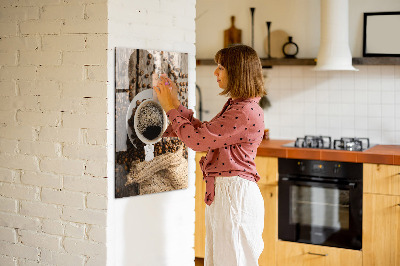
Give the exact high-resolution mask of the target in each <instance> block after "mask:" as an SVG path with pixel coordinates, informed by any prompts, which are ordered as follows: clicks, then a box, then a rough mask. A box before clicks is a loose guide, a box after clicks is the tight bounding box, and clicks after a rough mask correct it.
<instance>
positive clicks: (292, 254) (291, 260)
mask: <svg viewBox="0 0 400 266" xmlns="http://www.w3.org/2000/svg"><path fill="white" fill-rule="evenodd" d="M276 257H277V264H276V265H277V266H288V265H293V266H314V265H315V266H331V265H332V266H338V265H340V266H347V265H348V266H359V265H360V266H361V265H362V259H363V258H362V252H361V251H358V250H351V249H342V248H333V247H325V246H318V245H310V244H302V243H295V242H287V241H280V240H279V241H278V243H277V256H276ZM377 265H379V264H377ZM380 265H383V264H380Z"/></svg>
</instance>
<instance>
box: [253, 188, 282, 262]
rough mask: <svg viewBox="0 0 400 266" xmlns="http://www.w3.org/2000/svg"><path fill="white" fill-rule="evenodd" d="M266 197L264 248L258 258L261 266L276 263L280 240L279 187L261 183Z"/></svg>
mask: <svg viewBox="0 0 400 266" xmlns="http://www.w3.org/2000/svg"><path fill="white" fill-rule="evenodd" d="M259 187H260V191H261V194H262V196H263V198H264V210H265V214H264V231H263V240H264V250H263V252H262V253H261V255H260V258H259V259H258V264H259V265H260V266H270V265H276V243H277V241H278V215H277V214H278V187H277V186H266V185H259Z"/></svg>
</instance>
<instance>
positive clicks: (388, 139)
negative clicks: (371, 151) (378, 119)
mask: <svg viewBox="0 0 400 266" xmlns="http://www.w3.org/2000/svg"><path fill="white" fill-rule="evenodd" d="M382 142H384V143H386V144H395V143H396V131H387V130H384V129H382Z"/></svg>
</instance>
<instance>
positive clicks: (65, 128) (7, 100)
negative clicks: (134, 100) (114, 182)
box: [0, 0, 108, 266]
mask: <svg viewBox="0 0 400 266" xmlns="http://www.w3.org/2000/svg"><path fill="white" fill-rule="evenodd" d="M107 2H108V1H107V0H79V1H75V0H73V1H65V0H19V1H14V0H2V1H0V58H1V64H0V151H1V152H0V265H19V266H26V265H38V264H40V265H68V266H69V265H93V264H94V263H96V265H105V263H106V253H107V252H106V247H105V241H104V239H105V238H104V236H105V232H106V213H107V196H106V195H107V179H104V178H100V177H102V176H105V174H104V175H103V173H105V172H106V171H105V168H104V166H105V165H107V156H106V154H107V141H106V128H107V120H106V117H107V48H108V26H107V24H108V19H107V16H108V9H107V8H108V7H107ZM96 166H101V167H100V169H96V168H95V167H96ZM92 226H95V227H92ZM88 228H91V231H90V232H91V233H90V236H89V235H88ZM92 256H93V258H92Z"/></svg>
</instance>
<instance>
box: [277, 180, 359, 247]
mask: <svg viewBox="0 0 400 266" xmlns="http://www.w3.org/2000/svg"><path fill="white" fill-rule="evenodd" d="M278 197H279V201H278V202H279V204H278V238H279V239H281V240H287V241H293V242H301V243H309V244H316V245H323V246H332V247H340V248H350V249H356V250H360V249H361V243H362V239H361V237H362V181H361V180H360V181H359V182H353V181H351V182H343V181H338V180H334V179H330V180H329V181H327V180H325V179H324V180H321V179H320V178H315V177H301V178H299V177H282V176H280V179H279V196H278Z"/></svg>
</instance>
